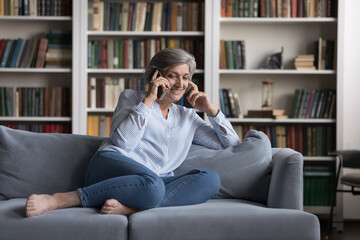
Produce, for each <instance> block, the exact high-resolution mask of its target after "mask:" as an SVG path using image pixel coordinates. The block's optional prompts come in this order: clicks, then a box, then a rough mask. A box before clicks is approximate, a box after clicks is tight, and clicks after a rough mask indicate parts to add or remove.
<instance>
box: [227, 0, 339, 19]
mask: <svg viewBox="0 0 360 240" xmlns="http://www.w3.org/2000/svg"><path fill="white" fill-rule="evenodd" d="M336 4H337V1H336V0H221V17H278V18H281V17H282V18H297V17H312V18H313V17H335V16H336V7H337V5H336Z"/></svg>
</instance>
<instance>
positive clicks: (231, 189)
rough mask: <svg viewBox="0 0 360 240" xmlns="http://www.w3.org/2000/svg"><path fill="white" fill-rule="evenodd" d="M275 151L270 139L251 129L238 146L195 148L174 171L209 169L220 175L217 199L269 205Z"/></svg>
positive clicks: (192, 148) (193, 147) (178, 172)
mask: <svg viewBox="0 0 360 240" xmlns="http://www.w3.org/2000/svg"><path fill="white" fill-rule="evenodd" d="M271 159H272V151H271V145H270V141H269V139H268V137H267V136H266V135H265V134H264V133H263V132H260V131H255V130H250V131H249V132H248V133H247V135H246V136H245V138H244V140H243V141H242V142H241V143H240V144H239V145H237V146H235V147H230V148H227V149H224V150H212V149H207V148H204V147H201V146H196V145H193V146H192V147H191V149H190V151H189V154H188V156H187V157H186V160H185V161H184V163H183V164H182V165H181V166H180V167H179V168H178V169H177V170H176V171H175V173H176V174H181V173H185V172H187V171H189V170H191V169H195V168H209V169H213V170H215V171H217V173H218V174H219V175H220V180H221V187H220V192H219V194H218V196H217V197H218V198H238V199H244V200H251V201H255V202H259V203H266V201H267V195H268V189H269V184H270V173H271V163H272V161H271Z"/></svg>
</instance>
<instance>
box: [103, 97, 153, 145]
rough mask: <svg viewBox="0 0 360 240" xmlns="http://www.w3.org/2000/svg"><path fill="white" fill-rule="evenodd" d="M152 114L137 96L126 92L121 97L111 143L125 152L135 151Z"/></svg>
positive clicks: (113, 125)
mask: <svg viewBox="0 0 360 240" xmlns="http://www.w3.org/2000/svg"><path fill="white" fill-rule="evenodd" d="M150 113H151V109H149V108H148V107H147V106H146V105H145V104H144V103H142V102H141V100H140V103H139V99H138V97H137V96H135V95H133V94H132V92H130V91H126V90H125V91H124V92H122V94H121V95H120V97H119V101H118V105H117V107H116V109H115V112H114V115H113V119H112V124H111V135H110V138H111V141H112V143H113V144H114V145H116V146H118V147H121V148H122V149H124V150H134V149H135V148H136V146H137V145H138V143H139V141H140V140H141V138H142V136H143V134H144V131H145V128H146V126H147V125H148V117H149V115H150Z"/></svg>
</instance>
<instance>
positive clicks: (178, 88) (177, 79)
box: [163, 64, 190, 102]
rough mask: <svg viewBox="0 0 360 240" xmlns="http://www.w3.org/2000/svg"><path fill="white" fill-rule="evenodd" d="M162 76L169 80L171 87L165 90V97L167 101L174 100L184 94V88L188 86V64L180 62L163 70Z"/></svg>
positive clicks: (177, 99)
mask: <svg viewBox="0 0 360 240" xmlns="http://www.w3.org/2000/svg"><path fill="white" fill-rule="evenodd" d="M163 77H164V78H166V79H167V80H169V83H170V86H171V89H170V90H168V91H167V93H166V95H165V98H166V100H168V101H171V102H176V101H179V100H180V99H181V97H182V96H183V95H184V93H185V90H186V88H187V87H188V86H189V81H190V71H189V65H187V64H180V65H176V66H173V67H170V68H169V69H168V70H166V71H164V73H163Z"/></svg>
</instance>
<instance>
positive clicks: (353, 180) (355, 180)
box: [341, 173, 360, 187]
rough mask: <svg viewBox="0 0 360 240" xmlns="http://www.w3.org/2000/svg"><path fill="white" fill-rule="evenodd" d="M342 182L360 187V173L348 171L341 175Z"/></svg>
mask: <svg viewBox="0 0 360 240" xmlns="http://www.w3.org/2000/svg"><path fill="white" fill-rule="evenodd" d="M341 183H342V184H345V185H349V186H354V187H360V174H359V173H348V174H346V175H344V176H342V177H341Z"/></svg>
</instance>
